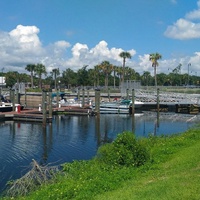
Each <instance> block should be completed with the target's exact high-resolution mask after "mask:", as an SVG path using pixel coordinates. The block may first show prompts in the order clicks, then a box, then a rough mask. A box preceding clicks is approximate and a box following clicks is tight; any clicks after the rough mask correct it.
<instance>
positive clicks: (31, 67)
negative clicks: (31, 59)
mask: <svg viewBox="0 0 200 200" xmlns="http://www.w3.org/2000/svg"><path fill="white" fill-rule="evenodd" d="M35 69H36V65H35V64H28V65H27V66H26V68H25V70H27V71H28V72H31V88H33V75H34V72H35Z"/></svg>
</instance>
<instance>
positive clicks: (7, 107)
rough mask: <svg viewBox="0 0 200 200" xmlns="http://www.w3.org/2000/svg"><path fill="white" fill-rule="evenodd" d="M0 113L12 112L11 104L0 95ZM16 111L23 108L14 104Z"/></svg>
mask: <svg viewBox="0 0 200 200" xmlns="http://www.w3.org/2000/svg"><path fill="white" fill-rule="evenodd" d="M0 99H1V102H0V112H11V111H13V103H11V102H10V100H8V99H7V98H6V97H5V96H3V95H0ZM15 108H16V111H18V112H20V110H22V109H23V108H24V106H22V105H20V104H18V103H16V104H15Z"/></svg>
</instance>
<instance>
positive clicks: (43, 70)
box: [35, 64, 47, 88]
mask: <svg viewBox="0 0 200 200" xmlns="http://www.w3.org/2000/svg"><path fill="white" fill-rule="evenodd" d="M35 73H36V75H37V76H38V79H39V84H38V85H39V88H42V75H43V74H44V75H45V76H46V75H47V72H46V67H45V66H44V65H43V64H37V65H36V67H35Z"/></svg>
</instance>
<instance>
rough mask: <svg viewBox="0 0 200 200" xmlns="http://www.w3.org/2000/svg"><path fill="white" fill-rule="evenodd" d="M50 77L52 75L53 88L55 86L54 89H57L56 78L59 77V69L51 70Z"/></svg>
mask: <svg viewBox="0 0 200 200" xmlns="http://www.w3.org/2000/svg"><path fill="white" fill-rule="evenodd" d="M51 75H52V77H53V79H54V86H55V89H57V77H58V76H59V75H60V70H59V68H55V69H52V71H51Z"/></svg>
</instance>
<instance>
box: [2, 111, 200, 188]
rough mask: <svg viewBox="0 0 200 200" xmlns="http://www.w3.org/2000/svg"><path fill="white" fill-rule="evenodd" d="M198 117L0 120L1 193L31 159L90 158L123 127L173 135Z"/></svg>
mask: <svg viewBox="0 0 200 200" xmlns="http://www.w3.org/2000/svg"><path fill="white" fill-rule="evenodd" d="M197 121H199V116H191V115H178V114H168V115H162V114H160V115H159V117H158V116H157V115H156V114H155V113H145V114H138V115H136V116H135V119H133V118H132V117H131V116H129V115H111V114H108V115H106V114H104V115H101V116H100V118H97V117H88V116H54V119H53V122H52V124H48V125H47V126H46V127H43V126H42V124H37V123H17V122H13V121H7V122H0V192H2V190H3V189H4V188H5V184H6V182H7V181H8V180H10V179H16V178H19V177H20V176H22V175H23V174H25V173H26V172H27V171H28V169H30V168H29V165H30V163H31V161H32V159H35V160H36V161H37V162H39V163H40V164H48V163H52V165H58V164H61V163H63V162H72V161H73V160H87V159H90V158H92V157H93V156H94V155H95V154H96V151H97V149H98V147H99V145H100V144H102V143H103V142H107V141H108V142H109V141H112V140H113V139H115V138H116V135H117V134H118V133H121V132H122V131H123V130H130V131H133V130H134V132H135V134H136V135H137V137H146V136H148V135H149V134H153V135H161V134H174V133H179V132H183V131H185V130H187V129H188V128H190V127H191V126H193V125H194V124H195V123H196V122H197Z"/></svg>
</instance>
